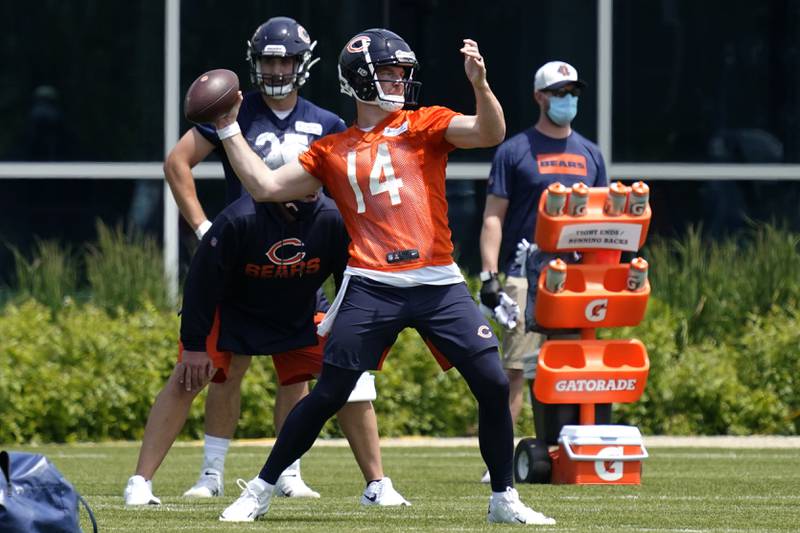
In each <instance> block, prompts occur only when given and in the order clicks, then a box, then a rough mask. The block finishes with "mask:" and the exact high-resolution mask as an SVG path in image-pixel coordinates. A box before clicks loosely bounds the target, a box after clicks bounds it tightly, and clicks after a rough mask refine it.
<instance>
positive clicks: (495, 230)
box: [480, 194, 508, 272]
mask: <svg viewBox="0 0 800 533" xmlns="http://www.w3.org/2000/svg"><path fill="white" fill-rule="evenodd" d="M507 210H508V199H507V198H501V197H499V196H495V195H493V194H489V195H487V196H486V207H485V208H484V210H483V227H482V228H481V240H480V243H481V244H480V245H481V266H482V270H483V271H484V272H498V269H497V257H498V256H499V255H500V243H501V241H502V240H503V221H504V220H505V217H506V211H507Z"/></svg>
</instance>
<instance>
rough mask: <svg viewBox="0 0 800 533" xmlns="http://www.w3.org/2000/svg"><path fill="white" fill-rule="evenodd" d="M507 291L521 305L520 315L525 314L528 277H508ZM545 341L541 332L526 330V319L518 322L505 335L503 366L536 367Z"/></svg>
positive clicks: (513, 367)
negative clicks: (540, 348) (540, 349)
mask: <svg viewBox="0 0 800 533" xmlns="http://www.w3.org/2000/svg"><path fill="white" fill-rule="evenodd" d="M505 291H506V294H508V296H509V297H510V298H511V299H512V300H514V301H516V302H517V305H519V314H520V317H524V316H525V303H526V301H527V295H528V280H527V279H526V278H516V277H511V276H509V277H507V278H506V284H505ZM544 341H545V336H544V335H542V334H541V333H534V332H532V331H528V332H526V331H525V319H524V318H522V319H521V320H519V322H517V327H515V328H514V329H513V330H511V331H506V332H505V336H504V337H503V346H502V349H501V353H502V355H503V368H506V369H509V370H523V369H524V368H526V367H528V366H529V365H531V364H532V365H533V368H536V358H537V356H538V355H539V347H540V346H541V345H542V343H543V342H544Z"/></svg>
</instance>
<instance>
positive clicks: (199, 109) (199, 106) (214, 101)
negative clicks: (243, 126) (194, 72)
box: [183, 68, 239, 124]
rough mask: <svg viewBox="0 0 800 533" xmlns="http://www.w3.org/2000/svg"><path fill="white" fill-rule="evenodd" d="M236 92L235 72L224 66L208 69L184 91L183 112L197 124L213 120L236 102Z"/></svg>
mask: <svg viewBox="0 0 800 533" xmlns="http://www.w3.org/2000/svg"><path fill="white" fill-rule="evenodd" d="M238 92H239V77H238V76H237V75H236V73H235V72H232V71H230V70H226V69H224V68H218V69H216V70H209V71H208V72H206V73H205V74H202V75H201V76H200V77H199V78H197V79H196V80H194V82H193V83H192V84H191V85H190V86H189V90H188V91H186V98H185V99H184V100H183V114H184V115H185V116H186V118H187V119H188V120H191V121H192V122H194V123H197V124H205V123H208V122H213V121H214V120H215V119H216V118H219V117H220V116H222V115H224V114H225V113H226V112H227V111H228V110H229V109H230V108H231V107H232V106H233V104H234V103H236V98H237V94H238Z"/></svg>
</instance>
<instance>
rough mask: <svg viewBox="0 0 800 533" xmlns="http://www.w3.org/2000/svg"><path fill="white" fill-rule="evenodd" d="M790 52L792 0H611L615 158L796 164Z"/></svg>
mask: <svg viewBox="0 0 800 533" xmlns="http://www.w3.org/2000/svg"><path fill="white" fill-rule="evenodd" d="M720 15H724V16H720ZM799 56H800V2H796V1H792V0H770V1H763V2H749V1H745V0H708V1H704V2H696V1H693V0H662V1H661V2H641V1H637V0H617V1H616V2H614V77H613V89H614V96H613V99H614V101H613V151H614V160H615V161H618V162H619V161H637V162H647V161H653V162H669V161H674V162H709V163H797V162H798V161H800V129H798V127H797V124H798V119H799V118H800V71H798V69H797V62H798V57H799Z"/></svg>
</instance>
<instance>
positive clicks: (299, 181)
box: [214, 93, 322, 202]
mask: <svg viewBox="0 0 800 533" xmlns="http://www.w3.org/2000/svg"><path fill="white" fill-rule="evenodd" d="M241 103H242V94H241V93H239V98H238V100H237V102H236V104H234V106H233V108H232V109H231V110H230V111H228V112H227V113H226V114H225V115H223V116H221V117H220V118H218V119H217V120H216V121H215V122H214V125H215V126H216V128H217V131H220V130H222V129H223V128H226V127H228V126H231V125H233V124H234V123H235V122H236V116H237V115H238V113H239V106H240V105H241ZM222 146H224V147H225V152H226V153H227V154H228V160H229V161H230V163H231V166H232V167H233V170H234V171H235V172H236V175H237V176H238V177H239V180H241V182H242V185H244V188H245V189H247V191H248V192H249V193H250V194H251V195H252V197H253V198H254V199H255V200H256V201H257V202H290V201H292V200H296V199H297V198H305V197H306V196H308V195H310V194H314V193H315V192H317V191H318V190H319V189H320V187H322V183H321V182H320V181H319V180H318V179H317V178H315V177H314V176H312V175H311V174H309V173H308V172H306V170H305V169H304V168H303V167H302V166H300V163H298V162H297V161H294V162H292V163H289V164H286V165H283V166H282V167H280V168H279V169H277V170H274V171H273V170H270V169H269V167H267V165H266V164H265V163H264V161H262V160H261V158H260V157H258V154H256V153H255V152H253V150H252V149H251V148H250V145H249V144H247V141H245V139H244V137H242V135H241V134H240V133H239V134H236V135H232V136H231V137H226V138H224V139H222Z"/></svg>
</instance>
